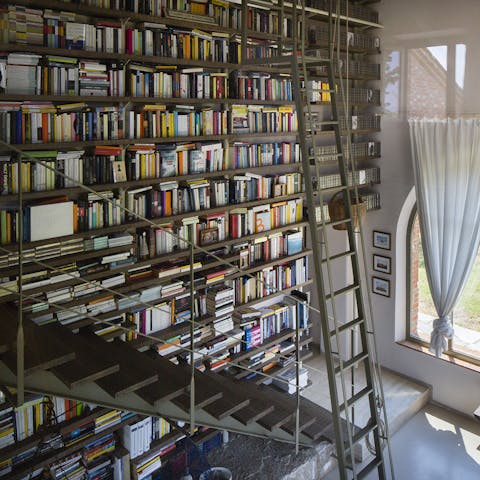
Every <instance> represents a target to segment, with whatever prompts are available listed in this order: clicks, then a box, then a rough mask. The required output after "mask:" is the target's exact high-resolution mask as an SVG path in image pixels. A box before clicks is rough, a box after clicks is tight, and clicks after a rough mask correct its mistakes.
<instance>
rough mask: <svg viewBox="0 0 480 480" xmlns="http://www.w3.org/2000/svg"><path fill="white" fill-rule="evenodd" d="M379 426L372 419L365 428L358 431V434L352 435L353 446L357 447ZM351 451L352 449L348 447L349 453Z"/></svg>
mask: <svg viewBox="0 0 480 480" xmlns="http://www.w3.org/2000/svg"><path fill="white" fill-rule="evenodd" d="M377 426H378V424H377V422H376V421H375V419H374V418H371V419H370V420H369V421H368V422H367V424H366V425H365V426H364V427H362V428H361V429H360V430H357V432H356V433H355V434H354V435H352V444H353V445H355V444H356V443H358V442H359V441H360V440H361V439H362V438H363V437H366V436H367V435H368V434H369V433H370V432H373V431H374V430H375V429H376V428H377ZM349 450H350V448H349V447H347V451H349Z"/></svg>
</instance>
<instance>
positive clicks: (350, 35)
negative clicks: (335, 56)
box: [307, 25, 380, 51]
mask: <svg viewBox="0 0 480 480" xmlns="http://www.w3.org/2000/svg"><path fill="white" fill-rule="evenodd" d="M307 34H308V41H309V43H310V44H311V45H322V46H323V45H325V44H326V43H328V38H329V37H328V26H327V25H325V26H324V25H315V27H310V28H309V30H308V33H307ZM347 45H348V46H349V47H351V48H358V49H362V50H363V49H366V50H375V51H377V50H378V49H379V48H380V38H379V37H377V36H375V35H371V34H369V33H360V32H352V31H348V32H347V31H342V32H341V33H340V41H339V46H340V47H346V46H347Z"/></svg>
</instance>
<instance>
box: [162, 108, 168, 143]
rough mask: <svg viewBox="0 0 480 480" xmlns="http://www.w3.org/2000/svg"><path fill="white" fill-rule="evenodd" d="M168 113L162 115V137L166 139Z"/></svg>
mask: <svg viewBox="0 0 480 480" xmlns="http://www.w3.org/2000/svg"><path fill="white" fill-rule="evenodd" d="M167 115H168V114H167V113H162V117H161V118H162V135H161V136H162V137H163V138H165V137H166V136H167Z"/></svg>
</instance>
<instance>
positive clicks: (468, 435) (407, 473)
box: [323, 404, 480, 480]
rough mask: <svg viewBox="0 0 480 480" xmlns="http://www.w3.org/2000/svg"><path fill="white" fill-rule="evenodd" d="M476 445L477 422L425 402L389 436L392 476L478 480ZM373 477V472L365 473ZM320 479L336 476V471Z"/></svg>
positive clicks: (410, 479)
mask: <svg viewBox="0 0 480 480" xmlns="http://www.w3.org/2000/svg"><path fill="white" fill-rule="evenodd" d="M479 445H480V423H479V422H476V421H475V420H473V418H472V419H470V418H467V417H464V416H463V415H459V414H457V413H454V412H451V411H449V410H447V409H444V408H441V407H439V406H436V405H432V404H428V405H427V406H425V407H424V408H422V410H421V411H420V412H418V413H417V414H416V415H415V416H414V417H413V418H412V419H411V420H409V421H408V422H407V423H406V424H405V425H404V426H403V427H402V428H401V429H400V430H399V431H398V432H397V433H396V434H395V435H394V436H393V438H392V440H391V446H392V453H393V463H394V470H395V479H396V480H479V479H480V450H479ZM377 478H378V477H377V474H376V472H372V473H371V474H370V475H369V476H368V477H366V479H367V480H375V479H377ZM387 478H388V479H391V476H390V475H388V476H387ZM323 480H338V471H336V470H334V471H332V472H330V473H329V474H328V475H327V476H326V477H324V479H323Z"/></svg>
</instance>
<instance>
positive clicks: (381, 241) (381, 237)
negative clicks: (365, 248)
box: [373, 230, 392, 250]
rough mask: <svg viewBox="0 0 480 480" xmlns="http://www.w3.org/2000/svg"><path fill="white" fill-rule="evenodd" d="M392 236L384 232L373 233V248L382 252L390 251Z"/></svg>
mask: <svg viewBox="0 0 480 480" xmlns="http://www.w3.org/2000/svg"><path fill="white" fill-rule="evenodd" d="M391 238H392V236H391V235H390V234H389V233H386V232H379V231H377V230H374V231H373V246H374V247H375V248H381V249H382V250H390V248H391V247H390V242H391Z"/></svg>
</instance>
